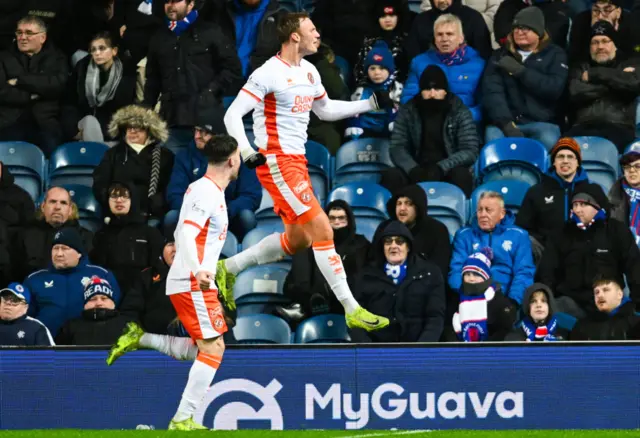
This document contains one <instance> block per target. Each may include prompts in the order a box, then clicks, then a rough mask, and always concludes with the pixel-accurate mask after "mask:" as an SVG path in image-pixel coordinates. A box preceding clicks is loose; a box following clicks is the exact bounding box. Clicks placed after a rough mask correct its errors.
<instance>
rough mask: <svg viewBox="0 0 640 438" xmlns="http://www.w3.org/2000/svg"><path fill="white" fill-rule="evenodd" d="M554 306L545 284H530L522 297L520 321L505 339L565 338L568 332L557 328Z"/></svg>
mask: <svg viewBox="0 0 640 438" xmlns="http://www.w3.org/2000/svg"><path fill="white" fill-rule="evenodd" d="M555 308H556V304H555V300H554V298H553V292H552V291H551V289H550V288H549V287H548V286H547V285H546V284H542V283H534V284H532V285H531V286H529V287H528V288H527V290H526V291H525V293H524V298H523V299H522V321H520V323H519V324H518V326H517V327H516V328H515V329H514V330H513V331H512V332H511V333H509V334H508V335H507V337H506V338H505V341H525V342H551V341H559V340H562V339H566V338H567V335H568V333H566V330H563V329H559V328H558V321H557V320H556V317H555Z"/></svg>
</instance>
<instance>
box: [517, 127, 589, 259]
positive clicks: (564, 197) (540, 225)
mask: <svg viewBox="0 0 640 438" xmlns="http://www.w3.org/2000/svg"><path fill="white" fill-rule="evenodd" d="M549 155H550V158H551V167H549V169H548V170H547V172H546V173H545V174H544V175H542V181H540V182H539V183H538V184H536V185H534V186H532V187H530V188H529V190H527V194H526V195H525V196H524V199H523V201H522V206H521V207H520V210H519V211H518V215H517V216H516V225H517V226H519V227H521V228H523V229H525V230H527V232H528V233H529V238H530V239H531V247H532V249H533V258H534V260H535V261H536V262H538V261H540V258H541V257H542V252H543V251H544V247H545V246H546V244H547V241H548V240H549V239H550V238H551V237H552V236H553V234H555V233H556V232H558V231H559V230H561V229H562V228H564V224H565V223H566V222H567V221H568V220H569V214H570V213H571V199H572V198H573V195H574V194H575V193H576V190H580V188H581V187H582V186H583V185H584V184H588V183H589V178H588V177H587V172H586V171H585V170H584V169H583V168H582V150H581V149H580V145H579V144H578V143H577V142H576V141H575V140H574V139H572V138H568V137H564V138H561V139H560V140H558V142H557V143H556V145H555V146H554V147H553V149H551V153H550V154H549Z"/></svg>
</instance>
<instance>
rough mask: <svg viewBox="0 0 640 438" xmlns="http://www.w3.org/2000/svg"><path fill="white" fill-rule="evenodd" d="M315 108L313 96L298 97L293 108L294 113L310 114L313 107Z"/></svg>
mask: <svg viewBox="0 0 640 438" xmlns="http://www.w3.org/2000/svg"><path fill="white" fill-rule="evenodd" d="M312 106H313V96H296V98H295V100H294V102H293V107H292V108H291V112H292V113H308V112H309V111H311V107H312Z"/></svg>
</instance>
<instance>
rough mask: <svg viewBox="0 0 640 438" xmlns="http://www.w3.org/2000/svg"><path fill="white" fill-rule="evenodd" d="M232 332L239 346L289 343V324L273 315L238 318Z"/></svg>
mask: <svg viewBox="0 0 640 438" xmlns="http://www.w3.org/2000/svg"><path fill="white" fill-rule="evenodd" d="M232 330H233V335H234V337H235V338H236V340H237V341H238V343H240V344H290V343H291V329H290V328H289V324H287V323H286V322H285V321H284V320H283V319H280V318H278V317H277V316H273V315H260V314H256V315H246V316H240V317H238V319H237V320H236V325H235V327H234V328H233V329H232Z"/></svg>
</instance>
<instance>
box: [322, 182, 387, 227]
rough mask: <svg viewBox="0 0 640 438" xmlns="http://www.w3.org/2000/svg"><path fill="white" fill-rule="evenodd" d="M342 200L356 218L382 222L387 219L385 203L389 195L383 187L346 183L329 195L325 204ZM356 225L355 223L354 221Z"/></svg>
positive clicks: (367, 183)
mask: <svg viewBox="0 0 640 438" xmlns="http://www.w3.org/2000/svg"><path fill="white" fill-rule="evenodd" d="M336 199H342V200H343V201H345V202H346V203H347V204H349V205H350V206H351V209H352V210H353V214H354V215H355V216H356V217H357V218H360V217H368V218H374V219H379V220H383V219H386V218H387V205H386V204H387V201H388V200H389V199H391V193H389V191H388V190H387V189H385V188H384V187H382V186H380V185H378V184H374V183H370V182H359V183H357V182H354V183H348V184H345V185H343V186H341V187H338V188H336V189H333V191H332V192H331V193H329V198H328V199H327V202H331V201H334V200H336ZM356 223H357V221H356Z"/></svg>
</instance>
